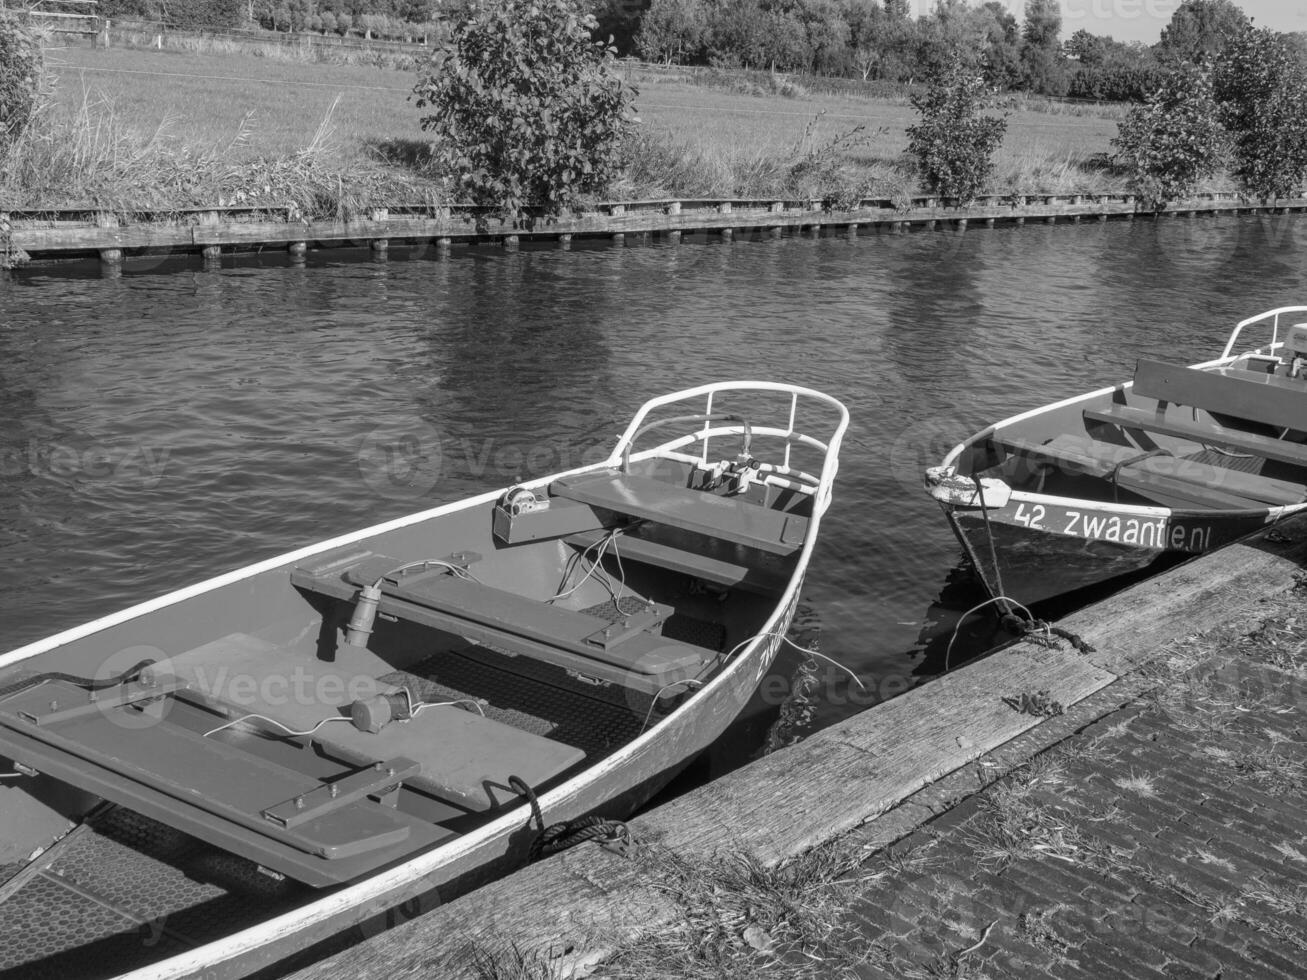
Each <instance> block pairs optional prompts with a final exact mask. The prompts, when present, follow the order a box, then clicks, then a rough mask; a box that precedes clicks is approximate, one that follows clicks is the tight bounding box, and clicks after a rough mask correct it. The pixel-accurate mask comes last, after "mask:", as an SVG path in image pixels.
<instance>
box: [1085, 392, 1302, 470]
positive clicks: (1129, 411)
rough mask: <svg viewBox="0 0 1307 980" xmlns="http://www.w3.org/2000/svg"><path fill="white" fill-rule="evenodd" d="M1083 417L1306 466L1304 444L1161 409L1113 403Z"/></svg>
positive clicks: (1088, 412) (1086, 412) (1087, 410)
mask: <svg viewBox="0 0 1307 980" xmlns="http://www.w3.org/2000/svg"><path fill="white" fill-rule="evenodd" d="M1084 417H1085V419H1087V420H1088V421H1090V422H1105V423H1108V424H1111V425H1118V426H1120V427H1122V428H1125V429H1138V430H1140V431H1142V432H1156V433H1157V434H1159V435H1164V436H1174V437H1175V438H1178V439H1189V440H1191V441H1192V442H1197V443H1200V444H1204V445H1208V446H1220V447H1221V448H1222V449H1232V450H1236V451H1238V452H1244V453H1249V454H1250V455H1253V456H1259V457H1261V458H1262V459H1270V460H1275V461H1276V462H1279V463H1289V464H1292V465H1294V466H1307V444H1304V443H1301V442H1285V441H1284V440H1283V439H1273V438H1271V437H1270V436H1262V435H1257V434H1256V433H1253V432H1239V431H1238V430H1236V429H1226V428H1223V427H1221V426H1218V425H1215V424H1212V425H1201V424H1199V423H1197V422H1192V421H1186V420H1185V419H1178V418H1172V417H1169V416H1167V414H1166V412H1165V410H1164V409H1162V410H1159V411H1156V412H1150V411H1149V410H1148V409H1146V408H1135V407H1133V406H1130V405H1121V404H1118V403H1113V404H1111V405H1107V406H1104V407H1103V408H1086V409H1085V411H1084Z"/></svg>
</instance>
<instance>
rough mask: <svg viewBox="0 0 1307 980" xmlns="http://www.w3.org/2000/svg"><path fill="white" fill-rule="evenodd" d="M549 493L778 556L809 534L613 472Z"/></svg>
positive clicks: (738, 507) (790, 517)
mask: <svg viewBox="0 0 1307 980" xmlns="http://www.w3.org/2000/svg"><path fill="white" fill-rule="evenodd" d="M549 492H550V493H551V494H552V495H553V496H555V497H563V498H564V499H567V500H576V501H579V502H581V503H584V504H590V505H591V506H592V507H602V508H604V509H606V510H611V511H614V512H616V513H618V514H625V515H626V516H628V517H638V518H641V519H643V520H647V521H652V522H653V523H655V524H666V525H669V526H671V527H678V528H682V529H684V530H686V531H692V532H694V533H695V534H701V535H704V536H706V537H709V538H719V539H721V540H723V541H731V542H734V543H735V544H740V545H744V546H745V547H749V548H757V549H758V550H760V551H765V552H768V553H770V554H774V555H789V554H793V553H794V552H795V551H797V550H798V548H799V547H800V546H801V545H802V544H803V540H804V538H805V537H806V536H807V533H808V519H807V518H806V517H801V516H800V515H798V514H790V513H786V512H785V511H780V510H773V509H771V508H769V507H762V506H759V505H758V504H755V503H751V502H749V501H747V500H743V499H741V498H739V497H720V496H718V495H717V494H714V493H709V492H707V491H704V490H690V489H688V488H686V487H677V486H673V485H672V484H670V483H663V482H662V481H660V480H651V479H649V478H648V477H642V476H634V475H632V474H629V473H617V472H614V471H612V470H600V471H599V472H596V473H581V474H578V475H576V476H569V477H561V478H560V479H557V480H555V481H554V482H553V483H552V484H550V486H549Z"/></svg>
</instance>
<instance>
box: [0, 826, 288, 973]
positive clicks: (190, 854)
mask: <svg viewBox="0 0 1307 980" xmlns="http://www.w3.org/2000/svg"><path fill="white" fill-rule="evenodd" d="M42 861H44V862H46V864H45V866H44V867H41V868H40V870H36V869H35V868H33V869H31V871H35V873H34V874H33V873H31V871H29V872H26V873H25V874H26V875H27V877H25V879H24V880H22V881H21V883H19V882H18V880H17V879H15V883H16V884H18V887H17V889H16V890H15V891H14V892H13V894H10V895H9V896H8V897H7V898H6V899H5V901H4V902H3V903H0V977H3V978H6V980H9V978H15V980H16V978H18V977H22V978H24V980H29V978H31V980H40V978H45V977H50V978H57V980H74V978H75V980H83V978H84V980H94V978H99V977H109V976H115V975H117V974H119V973H123V972H126V971H128V970H131V969H134V968H137V967H140V966H144V965H146V964H148V963H152V962H155V961H157V960H160V959H163V958H164V957H166V956H170V955H173V954H175V953H178V952H181V951H182V950H184V949H187V948H189V947H192V946H196V945H199V944H201V943H204V942H208V941H209V940H211V939H215V938H217V937H218V936H221V935H224V934H227V933H230V932H233V931H235V930H237V929H241V928H244V927H246V926H249V925H252V924H253V923H254V922H257V921H259V920H260V919H264V918H267V917H268V916H270V915H276V914H278V913H280V912H282V911H285V910H286V909H288V908H290V907H291V905H293V904H294V903H295V900H296V896H298V895H301V894H303V893H302V892H301V891H300V890H298V889H297V888H296V887H294V886H288V885H287V884H286V883H283V882H277V881H274V880H273V879H271V878H268V877H267V876H265V875H263V874H261V873H259V872H258V871H257V870H256V869H255V868H254V866H253V865H251V864H250V863H249V862H247V861H242V860H240V859H239V858H235V857H233V856H231V855H228V854H225V853H223V852H220V851H216V850H214V849H213V848H210V847H208V846H207V845H205V844H203V843H201V842H200V841H197V840H195V839H194V838H191V837H188V836H186V835H185V834H182V833H179V832H178V831H175V830H172V829H171V828H169V827H165V826H164V825H163V824H160V823H157V822H155V821H153V820H150V819H148V818H146V817H142V816H140V815H139V814H136V813H133V812H131V811H130V810H125V809H122V808H121V807H113V808H110V809H108V810H106V811H103V812H102V813H100V814H98V815H97V816H95V817H93V818H92V819H91V820H89V821H88V822H87V823H86V824H84V825H82V826H81V827H78V828H77V829H75V830H74V831H73V832H72V833H71V834H70V835H69V836H68V838H66V839H65V840H64V841H62V842H60V843H57V844H55V845H54V846H53V847H52V848H51V849H50V850H49V851H48V852H47V853H46V854H45V855H43V856H42V857H41V858H39V859H38V865H39V864H40V862H42ZM5 890H6V891H7V890H8V889H5Z"/></svg>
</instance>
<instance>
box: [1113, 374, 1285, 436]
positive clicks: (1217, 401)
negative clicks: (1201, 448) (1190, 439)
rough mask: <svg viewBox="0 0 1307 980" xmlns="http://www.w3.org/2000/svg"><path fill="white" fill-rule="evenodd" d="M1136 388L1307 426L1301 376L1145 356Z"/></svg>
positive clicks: (1221, 411) (1210, 408)
mask: <svg viewBox="0 0 1307 980" xmlns="http://www.w3.org/2000/svg"><path fill="white" fill-rule="evenodd" d="M1244 375H1246V377H1244ZM1133 391H1134V392H1135V393H1136V394H1139V395H1143V396H1145V397H1146V398H1155V399H1157V400H1158V401H1159V402H1171V403H1174V404H1177V405H1188V406H1190V407H1191V408H1200V409H1202V410H1203V411H1206V412H1212V413H1214V414H1217V415H1226V416H1230V417H1232V418H1238V419H1246V420H1248V421H1249V422H1260V423H1261V424H1263V425H1271V426H1275V427H1277V428H1284V429H1302V428H1305V427H1307V381H1304V380H1300V379H1293V378H1283V377H1280V376H1278V375H1273V374H1260V373H1257V372H1254V371H1242V370H1238V371H1235V372H1230V373H1222V372H1218V371H1200V370H1198V369H1196V368H1191V367H1182V366H1180V365H1178V364H1168V363H1166V362H1165V361H1153V360H1149V359H1148V358H1140V359H1139V362H1138V363H1137V364H1136V365H1135V378H1134V385H1133Z"/></svg>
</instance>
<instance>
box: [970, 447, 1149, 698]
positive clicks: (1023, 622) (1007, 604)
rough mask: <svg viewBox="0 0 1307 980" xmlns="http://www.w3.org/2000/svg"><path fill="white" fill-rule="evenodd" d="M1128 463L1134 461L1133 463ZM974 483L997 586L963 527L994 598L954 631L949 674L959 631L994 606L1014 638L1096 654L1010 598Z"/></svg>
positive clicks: (978, 571) (981, 492)
mask: <svg viewBox="0 0 1307 980" xmlns="http://www.w3.org/2000/svg"><path fill="white" fill-rule="evenodd" d="M1150 455H1156V454H1150ZM1140 458H1143V457H1140ZM1127 462H1133V460H1130V461H1127ZM1122 465H1125V464H1122ZM971 482H972V483H974V484H975V486H976V498H977V499H978V500H979V501H980V513H981V517H982V518H983V520H984V523H985V538H986V540H987V542H988V543H989V560H990V564H991V565H992V566H993V569H994V584H993V585H991V584H990V582H989V579H988V578H987V577H986V575H985V570H984V568H982V567H981V564H980V562H979V561H978V560H977V559H978V556H977V555H976V554H975V552H974V551H973V550H972V549H971V548H970V547H969V545H968V543H967V539H966V535H965V534H962V533H961V528H960V527H959V528H958V532H959V533H958V537H959V539H961V541H962V543H963V547H964V548H965V549H966V550H967V552H968V554H969V557H970V558H971V564H972V565H973V566H974V567H975V569H976V574H977V575H979V576H980V580H981V582H982V583H984V586H985V588H986V589H987V590H988V591H989V593H990V595H991V596H993V598H991V599H987V600H986V601H985V602H982V603H981V604H980V605H978V606H975V607H973V608H971V609H968V610H967V611H966V612H965V613H963V614H962V616H961V618H959V619H958V622H957V625H956V626H955V627H954V628H953V636H952V638H950V640H949V643H948V648H947V649H946V650H945V651H944V671H945V673H947V672H948V670H949V661H950V659H951V655H952V652H953V644H954V642H955V641H956V640H957V638H958V631H959V630H960V629H961V628H962V623H963V621H964V620H965V619H966V618H967V617H968V616H970V615H971V614H972V613H974V612H978V611H980V610H981V609H984V608H985V607H986V606H990V605H992V606H995V607H997V609H998V612H999V617H998V622H999V626H1000V627H1001V628H1003V629H1005V630H1007V631H1008V632H1009V633H1011V634H1012V635H1013V636H1017V637H1020V638H1022V639H1028V640H1031V641H1032V642H1035V643H1040V644H1043V645H1044V646H1055V645H1056V643H1057V641H1056V640H1055V639H1054V637H1060V638H1061V639H1064V640H1066V641H1067V642H1068V643H1070V644H1071V645H1072V646H1073V647H1075V648H1076V649H1077V650H1079V651H1080V652H1081V653H1093V652H1094V648H1093V647H1091V646H1090V645H1089V644H1088V643H1086V642H1085V641H1084V640H1083V639H1081V638H1080V637H1079V636H1078V635H1076V634H1075V633H1072V632H1071V631H1070V630H1067V629H1063V628H1062V627H1060V626H1054V625H1053V624H1052V623H1049V622H1046V621H1044V620H1042V619H1036V618H1035V615H1034V613H1032V612H1031V611H1030V610H1029V609H1027V608H1026V607H1025V606H1023V605H1022V604H1021V603H1019V602H1017V601H1016V600H1015V599H1012V598H1010V597H1009V596H1008V595H1007V593H1006V591H1005V590H1004V588H1003V572H1002V571H1001V570H1000V568H999V564H998V546H997V545H996V544H995V543H994V527H993V525H992V524H991V523H990V520H989V505H988V503H986V501H985V488H984V485H983V484H982V483H981V482H980V477H979V476H977V475H976V474H974V473H973V474H972V475H971ZM951 517H952V515H950V518H951ZM1018 610H1019V611H1020V612H1023V613H1025V618H1024V619H1023V618H1021V617H1020V616H1018V615H1017V612H1018Z"/></svg>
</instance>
